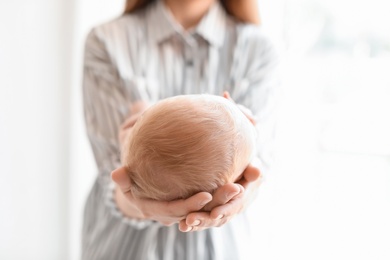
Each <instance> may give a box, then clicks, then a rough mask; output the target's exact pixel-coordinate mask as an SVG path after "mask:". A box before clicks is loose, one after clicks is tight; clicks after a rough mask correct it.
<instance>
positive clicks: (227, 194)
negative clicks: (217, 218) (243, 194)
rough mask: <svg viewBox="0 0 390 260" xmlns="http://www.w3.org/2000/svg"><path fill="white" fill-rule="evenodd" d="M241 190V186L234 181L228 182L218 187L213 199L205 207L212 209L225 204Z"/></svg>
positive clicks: (205, 208) (208, 209) (207, 209)
mask: <svg viewBox="0 0 390 260" xmlns="http://www.w3.org/2000/svg"><path fill="white" fill-rule="evenodd" d="M239 192H240V188H239V187H237V185H235V184H234V183H228V184H225V185H223V186H222V187H220V188H218V189H217V190H216V191H215V192H214V194H213V200H212V201H210V202H209V203H208V204H207V205H206V206H205V207H204V208H203V209H204V210H205V211H210V210H212V209H213V208H215V207H217V206H220V205H223V204H225V203H226V202H228V201H229V200H231V199H232V198H233V197H234V196H236V195H237V194H238V193H239Z"/></svg>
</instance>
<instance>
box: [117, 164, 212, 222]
mask: <svg viewBox="0 0 390 260" xmlns="http://www.w3.org/2000/svg"><path fill="white" fill-rule="evenodd" d="M111 177H112V179H113V180H114V182H115V183H116V184H117V187H118V190H117V195H116V200H117V204H118V207H119V208H120V209H121V211H122V212H123V213H124V214H125V215H126V216H128V217H132V218H138V219H151V220H155V221H158V222H160V223H161V224H163V225H166V226H170V225H172V224H175V223H178V222H179V221H181V220H183V219H185V218H186V216H187V215H188V214H189V213H190V212H196V211H200V210H201V209H202V208H203V207H204V206H205V205H206V204H207V203H209V202H210V201H211V200H212V196H211V194H210V193H208V192H199V193H197V194H195V195H194V196H192V197H190V198H188V199H185V200H184V199H181V200H174V201H156V200H149V199H137V198H134V197H133V196H132V193H131V180H130V177H129V176H128V174H127V171H126V168H125V167H121V168H118V169H116V170H115V171H113V172H112V174H111Z"/></svg>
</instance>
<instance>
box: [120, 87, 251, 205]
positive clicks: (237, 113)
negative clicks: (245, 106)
mask: <svg viewBox="0 0 390 260" xmlns="http://www.w3.org/2000/svg"><path fill="white" fill-rule="evenodd" d="M255 139H256V131H255V128H254V126H253V125H252V123H251V122H250V121H249V119H248V118H247V117H246V116H245V115H244V114H243V113H242V112H241V110H240V109H239V108H238V106H237V105H236V104H235V103H233V102H232V101H230V100H228V99H226V98H224V97H221V96H215V95H208V94H201V95H181V96H175V97H171V98H167V99H163V100H161V101H159V102H157V103H156V104H154V105H153V106H151V107H149V108H148V109H147V110H146V111H145V112H144V113H143V114H142V115H141V116H140V118H139V119H138V120H137V122H136V123H135V125H134V127H133V129H132V131H131V132H130V133H129V135H128V136H127V139H126V143H125V145H124V148H123V149H124V150H123V153H122V154H123V158H122V162H123V163H124V164H125V166H126V168H127V170H128V174H129V176H130V179H131V181H132V190H131V191H132V194H133V196H135V197H138V198H148V199H155V200H165V201H167V200H175V199H181V198H183V199H185V198H188V197H190V196H192V195H193V194H195V193H197V192H200V191H206V192H210V193H213V191H214V190H215V189H217V188H218V187H220V186H222V185H224V184H226V183H228V182H235V181H236V180H237V179H240V177H241V174H242V172H243V171H244V170H245V168H246V167H247V165H248V164H249V162H250V161H251V159H252V158H253V156H254V155H255V143H256V141H255Z"/></svg>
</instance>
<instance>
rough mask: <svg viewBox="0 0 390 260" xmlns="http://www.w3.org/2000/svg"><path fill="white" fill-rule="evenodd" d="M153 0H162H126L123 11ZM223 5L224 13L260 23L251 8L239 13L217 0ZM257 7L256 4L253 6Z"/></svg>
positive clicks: (141, 6) (233, 7) (140, 7)
mask: <svg viewBox="0 0 390 260" xmlns="http://www.w3.org/2000/svg"><path fill="white" fill-rule="evenodd" d="M155 1H162V0H126V3H125V11H124V13H125V14H127V13H132V12H135V11H137V10H140V9H142V8H144V7H146V6H148V5H149V4H151V3H153V2H155ZM219 1H220V2H221V4H222V6H223V7H224V9H225V11H226V13H228V14H230V15H232V16H234V17H236V18H237V19H238V20H241V21H243V22H248V23H254V24H259V23H260V18H259V14H258V12H253V10H252V9H251V10H250V11H249V10H247V9H245V10H240V11H241V12H240V13H237V11H236V10H235V7H237V5H235V6H233V5H232V6H229V4H228V2H229V0H219ZM230 1H237V0H230ZM255 8H257V6H256V7H255Z"/></svg>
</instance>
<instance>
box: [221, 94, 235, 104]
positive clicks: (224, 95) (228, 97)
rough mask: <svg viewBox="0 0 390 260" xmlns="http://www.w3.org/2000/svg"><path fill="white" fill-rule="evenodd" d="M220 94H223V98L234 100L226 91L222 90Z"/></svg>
mask: <svg viewBox="0 0 390 260" xmlns="http://www.w3.org/2000/svg"><path fill="white" fill-rule="evenodd" d="M222 95H223V97H224V98H226V99H228V100H230V101H232V102H234V100H233V99H232V97H231V96H230V94H229V92H228V91H224V92H223V94H222Z"/></svg>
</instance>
